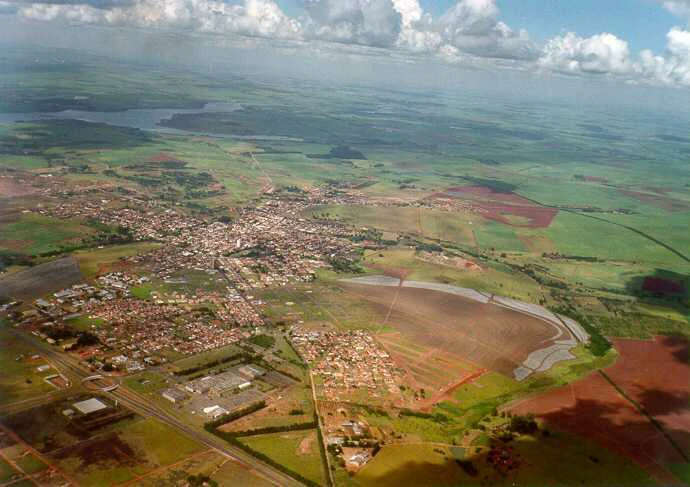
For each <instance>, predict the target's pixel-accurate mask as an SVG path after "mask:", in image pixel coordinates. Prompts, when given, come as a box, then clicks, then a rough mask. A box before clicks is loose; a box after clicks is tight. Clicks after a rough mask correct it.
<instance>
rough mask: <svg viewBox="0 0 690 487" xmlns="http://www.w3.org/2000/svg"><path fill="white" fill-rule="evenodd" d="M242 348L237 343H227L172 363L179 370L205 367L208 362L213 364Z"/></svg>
mask: <svg viewBox="0 0 690 487" xmlns="http://www.w3.org/2000/svg"><path fill="white" fill-rule="evenodd" d="M241 351H242V350H241V349H240V348H238V347H236V346H235V345H227V346H225V347H220V348H216V349H213V350H209V351H208V352H202V353H198V354H196V355H192V356H190V357H185V358H183V359H180V360H177V361H175V362H174V363H173V364H172V365H173V366H174V367H175V368H176V369H177V370H185V369H191V368H203V367H204V366H206V365H207V364H212V363H214V362H217V361H222V360H225V359H227V358H228V357H232V356H233V355H237V354H238V353H240V352H241Z"/></svg>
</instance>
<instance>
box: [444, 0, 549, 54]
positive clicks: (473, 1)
mask: <svg viewBox="0 0 690 487" xmlns="http://www.w3.org/2000/svg"><path fill="white" fill-rule="evenodd" d="M498 15H499V9H498V6H497V5H496V2H495V0H461V1H459V2H458V3H456V4H455V6H453V7H451V8H450V10H448V12H446V13H445V14H444V15H443V16H442V17H441V19H440V20H439V26H440V31H441V37H442V39H443V40H444V42H445V43H446V44H447V45H449V46H451V47H454V48H456V49H457V50H458V51H462V52H466V53H470V54H474V55H477V56H481V57H496V58H509V59H530V58H533V57H534V56H535V54H536V49H535V46H534V44H533V43H532V42H531V41H530V39H529V35H528V34H527V32H526V31H524V30H520V31H517V32H516V31H514V30H513V29H511V28H510V27H509V26H508V25H506V24H505V23H503V22H500V21H499V20H498Z"/></svg>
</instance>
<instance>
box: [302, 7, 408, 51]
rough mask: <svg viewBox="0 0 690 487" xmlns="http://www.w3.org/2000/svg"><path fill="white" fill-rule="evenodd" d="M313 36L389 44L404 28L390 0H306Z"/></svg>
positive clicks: (335, 40)
mask: <svg viewBox="0 0 690 487" xmlns="http://www.w3.org/2000/svg"><path fill="white" fill-rule="evenodd" d="M304 7H305V9H306V10H307V13H308V14H309V21H308V26H307V28H308V32H309V34H310V37H314V38H317V39H323V40H327V41H333V42H342V43H346V44H348V43H352V44H363V45H370V46H380V47H390V46H392V45H394V44H395V42H396V40H397V38H398V35H399V33H400V29H401V27H402V15H401V13H400V12H399V11H398V10H396V8H395V6H394V4H393V2H392V1H391V0H307V1H306V2H305V3H304Z"/></svg>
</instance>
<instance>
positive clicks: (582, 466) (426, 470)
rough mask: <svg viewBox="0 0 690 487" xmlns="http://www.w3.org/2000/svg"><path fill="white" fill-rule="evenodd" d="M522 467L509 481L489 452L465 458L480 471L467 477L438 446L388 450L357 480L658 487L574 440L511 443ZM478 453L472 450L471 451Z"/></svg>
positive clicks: (368, 482) (621, 461)
mask: <svg viewBox="0 0 690 487" xmlns="http://www.w3.org/2000/svg"><path fill="white" fill-rule="evenodd" d="M510 446H511V447H512V448H513V452H514V453H513V455H514V456H517V457H518V458H520V459H521V462H522V464H521V467H519V468H518V469H517V470H516V471H512V472H510V473H508V474H507V475H506V476H503V475H501V474H499V473H498V472H497V471H496V470H494V469H493V468H492V467H491V465H490V464H487V462H486V458H485V455H486V450H485V449H481V450H480V452H479V453H474V451H473V452H472V453H470V454H468V455H465V456H464V457H465V458H464V459H465V460H468V461H470V462H472V464H473V465H474V466H475V468H476V469H477V470H478V472H477V475H476V476H471V475H468V474H467V473H466V472H465V471H464V470H463V469H462V468H461V467H460V466H459V465H458V464H457V463H456V460H457V459H458V458H457V457H458V456H460V452H459V451H456V450H453V449H452V447H450V446H444V445H435V444H428V443H427V444H424V443H422V444H400V445H388V446H385V447H384V448H383V449H382V450H381V451H380V452H379V454H378V455H377V456H376V457H375V458H374V460H372V461H371V462H370V463H369V464H367V465H366V466H365V467H364V468H363V469H362V470H361V471H360V472H359V473H358V474H357V475H356V476H355V480H356V481H357V482H358V483H359V484H360V485H362V486H369V485H371V486H399V485H461V484H462V485H476V484H477V483H478V482H479V481H480V480H481V482H483V483H488V484H489V485H506V486H510V485H628V486H641V485H654V482H653V481H652V480H651V479H650V478H649V477H648V475H647V474H646V473H645V472H644V471H642V470H641V469H640V468H639V467H638V466H636V465H634V464H633V463H631V462H629V461H627V460H625V459H622V458H621V457H619V456H617V455H616V454H613V453H611V452H609V451H608V450H604V449H602V448H599V447H597V446H595V445H593V444H591V443H589V442H585V441H583V440H580V439H578V438H576V437H573V436H566V435H562V434H551V435H550V436H549V437H548V438H546V437H531V436H522V437H520V438H519V439H518V440H515V441H513V442H512V443H511V444H510ZM473 450H474V449H473Z"/></svg>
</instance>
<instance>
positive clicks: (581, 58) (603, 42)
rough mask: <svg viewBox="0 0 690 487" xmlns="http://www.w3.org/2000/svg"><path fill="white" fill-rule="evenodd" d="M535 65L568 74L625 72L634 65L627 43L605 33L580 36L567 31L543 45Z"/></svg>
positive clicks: (629, 70)
mask: <svg viewBox="0 0 690 487" xmlns="http://www.w3.org/2000/svg"><path fill="white" fill-rule="evenodd" d="M538 64H539V66H541V67H542V68H545V69H548V70H551V71H559V72H563V73H570V74H583V73H589V74H627V73H630V72H632V70H633V68H634V65H633V63H632V61H631V59H630V49H629V47H628V43H627V42H626V41H624V40H622V39H619V38H618V37H616V36H614V35H613V34H608V33H603V34H597V35H594V36H592V37H587V38H582V37H578V36H577V35H576V34H575V33H573V32H569V33H567V34H565V35H564V36H559V37H555V38H553V39H551V40H550V41H548V42H547V43H546V45H545V46H544V48H543V50H542V53H541V56H540V57H539V60H538Z"/></svg>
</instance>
